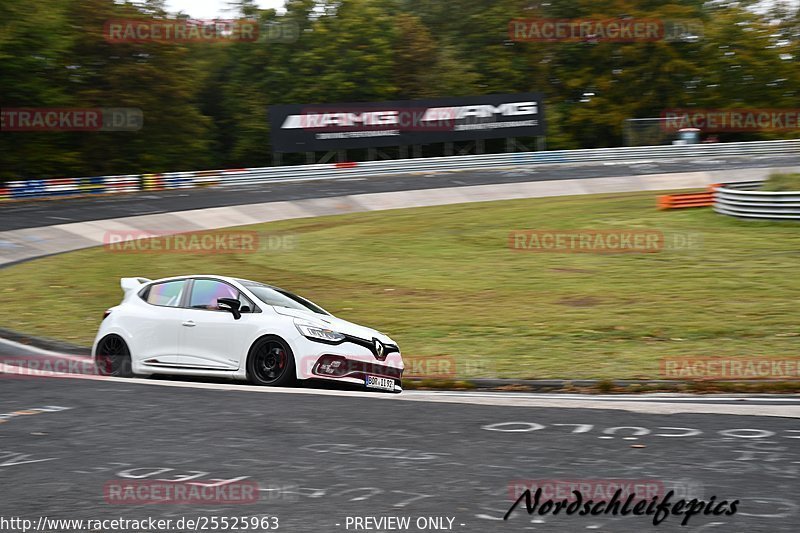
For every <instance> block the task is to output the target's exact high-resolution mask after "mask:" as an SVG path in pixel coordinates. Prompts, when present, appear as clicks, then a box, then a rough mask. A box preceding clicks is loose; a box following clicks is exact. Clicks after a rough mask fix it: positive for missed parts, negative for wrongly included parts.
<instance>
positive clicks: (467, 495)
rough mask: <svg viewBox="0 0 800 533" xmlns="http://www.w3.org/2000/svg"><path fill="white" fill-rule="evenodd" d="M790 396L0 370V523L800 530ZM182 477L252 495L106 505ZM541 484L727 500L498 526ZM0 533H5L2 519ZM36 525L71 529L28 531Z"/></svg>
mask: <svg viewBox="0 0 800 533" xmlns="http://www.w3.org/2000/svg"><path fill="white" fill-rule="evenodd" d="M762 163H763V164H762ZM798 163H800V157H797V156H786V157H783V158H781V157H773V156H771V157H769V158H764V159H763V160H753V159H750V160H738V159H736V158H726V160H725V161H722V160H720V161H714V162H708V161H706V162H702V161H675V162H650V163H648V162H631V163H629V164H622V165H607V166H604V165H592V166H586V167H583V166H582V167H569V168H566V167H552V168H550V167H548V168H540V167H535V168H529V169H524V170H520V169H509V170H505V171H485V172H459V173H445V174H437V175H435V176H434V175H415V176H384V177H376V178H369V179H363V180H362V179H358V180H347V181H345V180H341V181H326V182H314V183H313V184H312V183H308V182H306V183H286V184H270V185H268V186H252V187H230V188H227V187H226V188H213V189H198V190H190V191H181V190H177V191H161V192H158V193H150V194H147V193H137V194H130V195H123V196H115V197H98V198H88V199H73V200H59V201H57V202H53V201H44V202H22V203H12V204H8V205H4V206H3V207H2V213H0V215H1V216H0V229H2V230H7V229H16V228H22V227H40V226H44V225H50V224H56V223H61V222H67V221H84V220H97V219H107V218H111V217H120V216H129V215H136V214H145V212H147V211H148V210H155V211H156V212H162V211H163V212H171V211H178V210H186V209H197V208H203V207H211V206H224V205H237V204H240V203H254V202H264V201H271V200H287V199H301V198H314V197H325V196H340V195H343V194H359V193H365V192H381V191H390V190H413V189H425V188H438V187H453V186H460V185H478V184H482V183H513V182H515V181H533V180H538V179H542V180H548V179H549V180H556V179H575V178H580V177H603V176H616V175H622V174H627V175H635V174H653V173H668V172H686V171H700V170H716V169H724V168H731V169H733V168H751V167H775V166H788V165H795V164H798ZM59 217H60V218H59ZM0 355H4V356H6V357H5V359H4V360H6V361H7V360H8V358H9V357H15V356H17V357H24V358H30V357H34V356H36V354H35V353H33V352H31V351H26V350H20V348H19V347H14V346H11V347H9V345H7V344H6V345H5V346H3V345H2V344H0ZM799 408H800V397H798V396H796V395H785V396H781V397H776V396H760V397H744V396H725V397H716V396H713V397H711V396H709V397H689V396H654V395H648V396H639V397H636V398H632V397H605V396H579V395H555V394H553V395H545V394H514V393H504V394H493V393H457V392H446V393H445V392H442V393H431V392H427V393H426V392H416V391H410V392H404V393H402V394H400V395H388V394H383V395H376V394H374V393H361V392H350V391H336V390H315V389H300V390H291V391H286V390H272V389H268V388H257V387H249V386H246V385H229V384H224V383H223V384H221V383H218V382H203V381H200V382H196V381H189V380H184V381H180V382H171V381H169V380H163V379H162V380H122V379H77V378H55V377H53V378H41V377H33V376H19V375H16V374H10V373H8V369H6V373H0V480H1V481H2V486H3V489H4V490H3V492H2V496H0V520H2V519H9V518H12V517H18V518H25V519H30V520H32V521H33V524H35V525H37V526H38V525H39V522H38V520H39V519H41V518H42V517H47V519H57V518H63V519H114V518H126V519H135V520H144V519H147V518H148V517H153V518H157V519H172V520H178V519H179V518H181V517H186V518H193V519H198V518H206V519H212V518H216V519H220V518H222V517H228V518H230V517H248V518H249V517H265V516H274V517H277V518H278V519H279V524H280V526H279V528H278V529H277V531H286V532H301V533H305V532H314V533H327V532H340V531H341V532H344V531H372V532H375V533H378V532H385V531H397V530H396V529H389V528H386V527H384V528H371V529H355V528H354V527H353V525H352V523H353V521H354V519H355V518H362V519H363V518H366V517H376V518H378V517H390V516H396V517H409V518H410V519H411V521H410V524H411V526H410V527H409V528H408V529H405V531H444V530H448V529H444V526H449V524H450V522H449V521H448V520H447V519H452V525H451V526H449V527H450V528H451V529H449V530H451V531H463V532H481V533H482V532H494V531H502V532H517V531H542V532H545V531H546V532H550V531H554V532H576V531H601V532H603V531H604V532H614V533H618V532H636V533H640V532H645V531H668V532H669V531H685V532H698V533H699V532H712V533H714V532H720V533H722V532H725V533H739V532H747V533H761V532H763V533H771V532H784V531H786V532H789V531H796V530H797V524H798V523H800V483H798V477H799V476H800V445H798V442H799V441H798V439H800V423H798V420H799V419H800V414H798V409H799ZM158 480H161V481H158ZM180 480H190V482H191V483H198V484H205V485H216V486H226V485H229V484H235V483H239V482H254V483H255V484H257V488H258V495H259V497H258V501H256V502H253V503H238V504H230V503H213V504H208V503H206V504H205V505H196V504H163V503H162V504H145V503H143V502H137V503H125V504H120V503H110V502H108V501H107V500H106V498H105V497H104V488H105V489H106V490H107V489H108V486H109V485H108V484H109V483H110V482H120V481H143V482H148V481H149V482H153V483H157V484H160V485H161V486H166V485H170V484H173V485H174V484H176V483H179V482H180ZM231 480H234V481H231ZM548 482H549V483H550V485H552V484H553V483H558V482H560V483H561V486H564V484H565V483H569V482H571V483H576V484H578V485H579V486H581V487H592V490H594V489H597V490H601V489H603V490H604V493H605V494H606V495H609V493H610V492H613V490H610V489H609V488H608V487H613V486H614V484H615V483H617V484H620V483H621V484H630V485H632V486H635V487H648V488H653V487H655V488H656V489H657V491H658V492H659V493H662V494H663V492H665V491H667V490H670V489H671V490H674V494H675V495H674V497H673V500H678V499H681V498H686V499H691V498H698V499H703V500H706V501H708V500H710V499H711V498H712V497H715V500H716V501H717V502H719V501H721V500H728V501H732V500H739V504H738V512H737V513H736V514H735V515H733V516H724V515H721V516H714V515H700V516H695V517H692V518H691V519H690V521H689V523H688V525H686V526H681V525H680V522H681V519H682V517H679V516H669V517H667V518H666V520H665V521H664V522H663V523H661V524H660V525H658V526H654V525H653V522H652V516H617V517H614V516H611V515H607V514H600V515H598V516H564V515H563V514H562V515H559V516H552V515H545V516H540V515H538V514H534V515H531V516H528V515H527V513H526V512H525V510H524V505H522V506H520V507H518V508H517V509H516V510H515V511H514V513H513V514H512V515H511V516H510V518H509V520H507V521H504V520H503V515H504V514H505V513H506V511H508V509H509V508H510V507H511V505H512V503H513V498H512V495H516V494H517V492H515V491H516V490H518V488H519V487H525V486H531V485H533V484H538V485H539V486H547V485H548ZM437 517H444V518H445V520H444V522H443V523H442V524H443V527H441V528H437V527H436V526H434V525H432V523H430V522H429V523H427V524H423V527H421V528H418V527H417V520H422V519H425V518H437ZM348 524H351V525H349V527H348ZM45 525H46V524H45ZM100 529H101V530H103V531H112V529H111V528H100ZM198 529H200V528H197V527H191V528H190V527H182V528H172V530H180V531H192V530H198ZM0 530H6V531H14V530H16V531H19V529H12V528H10V527H8V525H6V526H3V524H2V522H0ZM53 530H59V531H67V530H69V531H77V530H78V528H76V527H72V528H60V529H59V528H55V527H52V525H51V527H50V528H47V527H45V528H39V531H53ZM84 530H85V529H84ZM137 530H138V531H156V529H154V528H152V527H144V526H143V527H141V528H139V529H137ZM206 530H207V531H220V530H221V529H220V528H219V527H217V528H208V529H206ZM239 530H242V529H239ZM250 530H251V531H252V529H250ZM257 530H258V531H265V530H266V529H264V528H259V529H257ZM270 531H272V530H270Z"/></svg>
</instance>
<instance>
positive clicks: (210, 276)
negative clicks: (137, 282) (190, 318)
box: [148, 274, 284, 291]
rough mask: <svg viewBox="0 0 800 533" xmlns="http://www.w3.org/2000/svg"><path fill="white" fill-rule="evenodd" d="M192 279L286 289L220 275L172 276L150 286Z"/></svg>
mask: <svg viewBox="0 0 800 533" xmlns="http://www.w3.org/2000/svg"><path fill="white" fill-rule="evenodd" d="M190 278H212V279H218V280H220V281H227V282H228V283H238V284H240V285H241V284H244V283H253V284H256V285H262V286H264V287H269V288H270V289H276V290H279V291H283V290H284V289H281V288H280V287H276V286H274V285H270V284H268V283H261V282H260V281H253V280H249V279H244V278H232V277H230V276H220V275H219V274H183V275H181V276H171V277H168V278H160V279H154V280H152V281H150V282H148V284H149V285H152V284H155V283H163V282H165V281H178V280H182V279H190Z"/></svg>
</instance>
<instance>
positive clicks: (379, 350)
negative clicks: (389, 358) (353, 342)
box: [372, 339, 386, 359]
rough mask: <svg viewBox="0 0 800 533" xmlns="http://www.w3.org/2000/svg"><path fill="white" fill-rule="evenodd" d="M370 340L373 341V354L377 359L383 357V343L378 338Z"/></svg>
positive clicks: (384, 349)
mask: <svg viewBox="0 0 800 533" xmlns="http://www.w3.org/2000/svg"><path fill="white" fill-rule="evenodd" d="M372 341H373V342H374V343H375V356H376V357H377V358H378V359H383V354H384V352H385V351H386V348H385V347H384V346H383V343H382V342H381V341H379V340H378V339H372Z"/></svg>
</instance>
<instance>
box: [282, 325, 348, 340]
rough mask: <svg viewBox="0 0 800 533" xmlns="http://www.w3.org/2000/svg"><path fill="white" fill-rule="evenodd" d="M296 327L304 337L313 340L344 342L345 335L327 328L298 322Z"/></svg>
mask: <svg viewBox="0 0 800 533" xmlns="http://www.w3.org/2000/svg"><path fill="white" fill-rule="evenodd" d="M294 325H295V326H296V327H297V330H298V331H299V332H300V333H301V334H302V335H303V336H304V337H307V338H309V339H312V340H319V341H323V342H339V341H343V340H344V335H342V334H341V333H339V332H338V331H333V330H332V329H328V328H326V327H325V326H317V325H315V324H312V323H310V322H297V321H295V323H294Z"/></svg>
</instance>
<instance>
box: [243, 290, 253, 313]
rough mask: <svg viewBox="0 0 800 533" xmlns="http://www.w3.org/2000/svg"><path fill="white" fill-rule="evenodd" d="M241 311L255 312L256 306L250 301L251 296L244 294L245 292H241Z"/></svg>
mask: <svg viewBox="0 0 800 533" xmlns="http://www.w3.org/2000/svg"><path fill="white" fill-rule="evenodd" d="M239 304H240V305H239V311H241V312H242V313H255V312H256V306H255V305H254V304H253V302H251V301H250V298H248V297H247V296H245V295H244V293H243V292H240V293H239Z"/></svg>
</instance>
